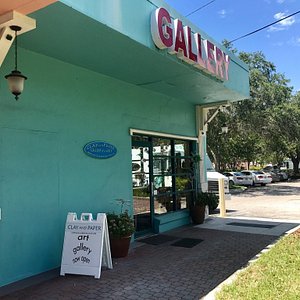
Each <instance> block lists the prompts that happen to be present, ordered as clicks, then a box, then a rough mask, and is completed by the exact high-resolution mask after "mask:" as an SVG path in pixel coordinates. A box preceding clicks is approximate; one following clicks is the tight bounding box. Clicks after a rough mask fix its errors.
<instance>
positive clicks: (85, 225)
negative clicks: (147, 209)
mask: <svg viewBox="0 0 300 300" xmlns="http://www.w3.org/2000/svg"><path fill="white" fill-rule="evenodd" d="M101 266H104V267H107V268H108V269H112V268H113V266H112V259H111V253H110V245H109V236H108V228H107V220H106V214H104V213H98V214H97V219H96V220H93V215H92V214H91V213H83V214H81V217H80V220H78V219H77V214H76V213H68V216H67V221H66V228H65V239H64V247H63V253H62V261H61V269H60V275H63V276H64V275H65V274H66V273H68V274H81V275H92V276H95V278H100V275H101Z"/></svg>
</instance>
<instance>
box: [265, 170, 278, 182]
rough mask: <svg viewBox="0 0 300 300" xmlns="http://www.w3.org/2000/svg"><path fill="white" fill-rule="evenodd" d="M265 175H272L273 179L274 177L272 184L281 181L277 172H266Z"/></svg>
mask: <svg viewBox="0 0 300 300" xmlns="http://www.w3.org/2000/svg"><path fill="white" fill-rule="evenodd" d="M265 173H267V174H270V175H271V177H272V182H279V181H280V176H279V173H277V172H272V171H269V172H265Z"/></svg>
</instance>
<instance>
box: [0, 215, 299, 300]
mask: <svg viewBox="0 0 300 300" xmlns="http://www.w3.org/2000/svg"><path fill="white" fill-rule="evenodd" d="M228 223H231V224H230V225H228ZM233 223H236V224H233ZM241 223H243V224H241ZM273 225H274V226H273ZM296 225H298V224H291V223H284V224H282V223H278V222H277V223H276V222H275V223H274V224H273V223H272V222H263V221H255V220H245V219H243V220H239V219H221V218H217V217H213V218H209V219H208V220H207V221H206V222H205V223H204V224H203V225H197V226H187V227H182V228H179V229H176V230H172V231H169V232H166V233H164V234H161V235H158V236H156V237H153V238H150V239H144V240H140V241H136V242H135V243H134V245H133V247H132V249H131V250H130V253H129V256H128V257H126V258H122V259H114V269H113V270H103V271H102V274H101V278H100V279H94V278H93V277H88V276H78V275H66V276H65V277H58V278H55V279H52V280H49V281H47V282H44V283H42V284H39V285H36V286H34V287H30V288H27V289H24V290H21V291H18V292H16V293H13V294H10V295H7V296H5V297H3V298H1V299H22V300H23V299H39V300H42V299H45V300H46V299H47V300H49V299H50V300H51V299H105V300H109V299H115V300H118V299H120V300H121V299H122V300H123V299H128V300H129V299H132V300H133V299H143V300H147V299H149V300H150V299H172V300H174V299H186V300H193V299H195V300H196V299H197V300H198V299H200V298H202V297H204V296H205V295H207V294H208V293H209V292H210V291H211V290H213V289H214V288H215V287H217V286H218V285H219V284H220V283H221V282H223V281H224V280H225V279H227V278H228V277H229V276H230V275H232V274H233V273H234V272H236V271H237V270H239V269H240V268H242V267H244V266H245V265H247V263H248V261H249V260H251V259H252V258H253V257H254V256H255V255H257V254H258V253H259V252H260V251H261V250H263V249H264V248H265V247H267V246H268V245H269V244H271V243H273V242H275V241H276V240H277V239H278V237H279V236H280V235H282V234H284V232H286V231H287V230H289V229H291V228H293V227H295V226H296ZM234 228H236V230H234ZM243 228H244V230H243ZM237 230H238V231H239V232H238V231H237ZM268 230H270V232H268Z"/></svg>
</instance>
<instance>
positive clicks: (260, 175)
mask: <svg viewBox="0 0 300 300" xmlns="http://www.w3.org/2000/svg"><path fill="white" fill-rule="evenodd" d="M241 173H243V174H245V175H251V176H252V179H253V185H255V184H260V185H262V186H264V185H266V184H267V183H271V182H272V176H271V175H270V174H268V173H265V172H263V171H250V170H246V171H241Z"/></svg>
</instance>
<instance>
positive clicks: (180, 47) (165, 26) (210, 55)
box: [151, 8, 230, 80]
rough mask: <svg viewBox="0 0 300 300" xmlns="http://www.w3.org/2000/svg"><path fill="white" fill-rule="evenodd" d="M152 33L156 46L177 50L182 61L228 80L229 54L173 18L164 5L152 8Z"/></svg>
mask: <svg viewBox="0 0 300 300" xmlns="http://www.w3.org/2000/svg"><path fill="white" fill-rule="evenodd" d="M151 33H152V38H153V41H154V43H155V45H156V46H157V47H158V48H159V49H168V52H169V53H171V54H177V56H178V57H179V58H180V59H182V60H184V61H185V62H187V63H189V64H192V65H194V66H195V67H197V68H199V69H201V70H203V71H205V72H207V73H210V74H211V75H213V76H216V77H217V78H219V79H221V80H228V67H229V61H230V58H229V56H228V55H226V54H225V53H224V52H223V51H222V50H221V49H219V48H218V47H216V46H215V45H214V44H213V43H212V42H210V41H209V40H202V39H201V35H200V33H192V30H191V28H190V27H189V26H183V24H182V21H181V20H179V19H175V20H174V21H172V19H171V16H170V14H169V12H168V11H167V10H166V9H165V8H157V9H156V10H155V11H154V12H153V14H152V16H151Z"/></svg>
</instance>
